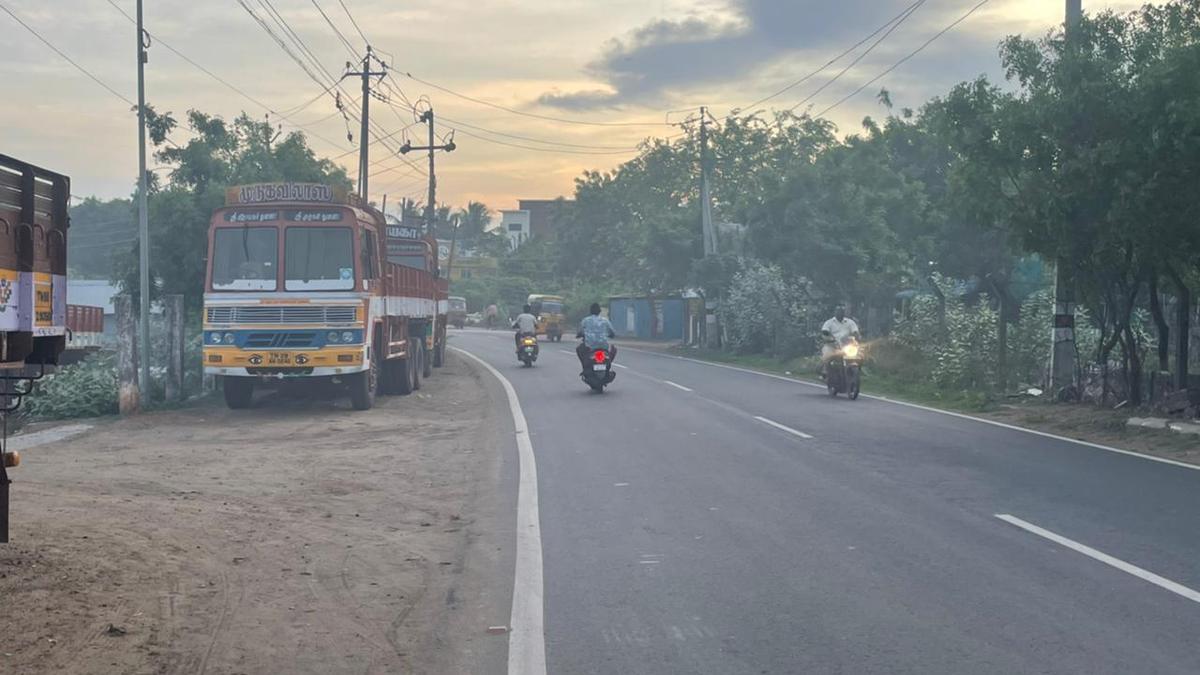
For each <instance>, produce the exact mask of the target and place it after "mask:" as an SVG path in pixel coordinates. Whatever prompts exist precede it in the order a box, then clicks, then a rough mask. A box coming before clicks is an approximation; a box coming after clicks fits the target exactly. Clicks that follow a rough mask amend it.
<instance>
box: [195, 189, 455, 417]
mask: <svg viewBox="0 0 1200 675" xmlns="http://www.w3.org/2000/svg"><path fill="white" fill-rule="evenodd" d="M206 283H207V286H206V292H205V295H204V349H203V359H204V370H205V373H208V374H211V375H216V376H219V378H220V379H221V386H222V389H223V391H224V395H225V401H226V403H227V404H228V405H229V407H231V408H245V407H247V406H249V405H251V402H252V400H253V396H254V391H255V389H256V388H258V387H260V386H263V385H266V384H270V383H275V382H278V381H280V380H292V381H296V380H300V381H303V380H311V381H316V380H323V381H329V382H333V383H336V384H340V385H343V386H344V387H345V388H346V389H348V391H349V395H350V400H351V403H352V405H353V406H354V408H355V409H358V410H366V409H368V408H371V407H372V406H373V405H374V402H375V396H376V393H377V392H382V393H394V394H407V393H410V392H412V391H413V390H415V389H418V388H420V386H421V379H422V378H423V377H428V376H430V375H431V374H432V367H433V366H440V365H441V363H442V360H443V359H444V356H445V348H446V344H445V343H446V311H447V304H448V303H447V298H448V283H447V280H445V279H442V278H440V274H439V272H438V268H437V243H436V240H435V239H434V238H433V237H431V236H429V235H427V234H425V233H424V232H423V231H422V229H421V228H418V227H410V226H407V225H395V224H392V225H389V224H387V223H386V222H385V220H384V217H383V214H382V213H380V212H379V211H377V210H375V209H374V208H372V207H370V206H368V205H366V204H364V203H362V201H361V200H360V199H359V198H358V197H357V195H354V194H353V193H349V192H347V191H346V190H345V189H343V188H339V187H335V186H329V185H319V184H310V183H270V184H257V185H246V186H240V187H232V188H229V189H228V190H227V194H226V205H225V206H224V207H222V208H219V209H217V210H216V211H215V212H214V214H213V217H212V221H211V224H210V227H209V237H208V272H207V281H206Z"/></svg>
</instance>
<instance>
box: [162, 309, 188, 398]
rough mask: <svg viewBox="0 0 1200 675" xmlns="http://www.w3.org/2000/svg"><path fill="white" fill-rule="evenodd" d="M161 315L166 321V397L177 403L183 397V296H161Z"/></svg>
mask: <svg viewBox="0 0 1200 675" xmlns="http://www.w3.org/2000/svg"><path fill="white" fill-rule="evenodd" d="M162 302H163V315H164V317H165V318H166V321H167V382H166V391H165V394H166V399H167V401H170V402H172V403H178V402H179V401H181V400H182V399H183V340H184V337H183V296H182V295H168V296H166V297H164V298H163V301H162Z"/></svg>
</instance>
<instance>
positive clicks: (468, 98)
mask: <svg viewBox="0 0 1200 675" xmlns="http://www.w3.org/2000/svg"><path fill="white" fill-rule="evenodd" d="M404 75H405V76H406V77H408V78H409V79H411V80H414V81H416V82H420V83H421V84H423V85H425V86H427V87H433V88H434V89H437V90H438V91H442V92H445V93H447V94H450V95H451V96H457V97H458V98H461V99H463V100H464V101H470V102H472V103H477V104H479V105H485V106H487V107H489V108H495V109H496V110H503V111H504V112H507V113H511V114H513V115H520V116H522V117H532V118H533V119H538V120H546V121H549V122H561V123H563V124H581V125H586V126H593V127H662V126H671V125H670V124H668V123H666V122H593V121H588V120H572V119H566V118H564V117H554V116H552V115H539V114H537V113H531V112H525V111H524V110H517V109H515V108H509V107H507V106H502V105H500V104H499V103H492V102H491V101H485V100H483V99H480V98H475V97H473V96H467V95H466V94H460V93H459V92H457V91H454V90H452V89H448V88H446V87H443V86H441V85H438V84H434V83H432V82H429V81H428V80H422V79H421V78H419V77H417V76H415V75H413V74H412V73H408V72H406V73H404Z"/></svg>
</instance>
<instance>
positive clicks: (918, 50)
mask: <svg viewBox="0 0 1200 675" xmlns="http://www.w3.org/2000/svg"><path fill="white" fill-rule="evenodd" d="M990 1H991V0H980V2H979V3H978V4H976V5H975V6H974V7H972V8H971V9H969V10H967V13H966V14H963V15H962V16H960V17H958V18H957V19H955V20H954V21H953V22H952V23H951V24H950V25H948V26H946V27H945V28H943V29H941V30H940V31H938V32H937V33H935V34H934V35H933V37H931V38H929V39H928V40H926V41H925V42H924V43H923V44H922V45H921V46H920V47H917V48H916V49H914V50H912V51H911V52H909V53H908V55H907V56H905V57H904V58H902V59H900V60H899V61H897V62H895V63H893V64H892V65H891V66H890V67H888V68H887V70H884V71H883V72H882V73H880V74H878V75H876V76H875V77H873V78H871V79H870V80H868V81H867V82H865V83H863V85H862V86H861V87H859V88H858V89H855V90H854V91H852V92H850V93H849V94H847V95H846V96H843V97H842V98H841V99H839V100H838V102H837V103H834V104H833V105H831V106H829V107H828V108H826V109H824V110H822V111H821V112H820V113H819V114H817V117H824V116H825V115H826V114H828V113H829V111H831V110H833V109H834V108H836V107H838V106H840V105H842V104H843V103H845V102H846V101H849V100H850V99H852V98H854V97H855V96H857V95H859V94H860V93H862V91H863V90H864V89H866V88H867V87H869V86H871V85H872V84H874V83H876V82H878V81H879V80H881V79H883V78H884V77H885V76H887V74H888V73H891V72H892V71H893V70H895V69H897V68H899V67H900V66H902V65H904V63H905V62H907V61H908V60H909V59H911V58H912V57H914V56H916V55H917V54H920V53H921V52H923V51H925V48H926V47H928V46H929V45H931V44H933V43H934V41H935V40H937V39H938V38H940V37H942V36H943V35H945V34H946V33H949V32H950V31H952V30H954V28H955V26H957V25H958V24H960V23H962V22H963V21H966V20H967V19H968V18H970V16H971V15H972V14H974V13H975V12H976V11H978V10H979V8H981V7H983V6H984V5H986V4H988V2H990Z"/></svg>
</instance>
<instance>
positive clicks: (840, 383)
mask: <svg viewBox="0 0 1200 675" xmlns="http://www.w3.org/2000/svg"><path fill="white" fill-rule="evenodd" d="M862 362H863V350H862V346H861V345H859V343H858V339H857V338H855V337H854V336H850V337H847V338H845V339H844V340H842V343H841V344H840V345H838V349H837V351H836V352H835V353H834V355H833V357H832V358H830V359H829V362H828V363H827V364H826V365H825V387H826V388H827V389H829V395H830V396H833V397H836V396H837V395H838V394H845V395H846V398H848V399H850V400H851V401H855V400H857V399H858V392H859V385H860V384H861V381H862Z"/></svg>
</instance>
